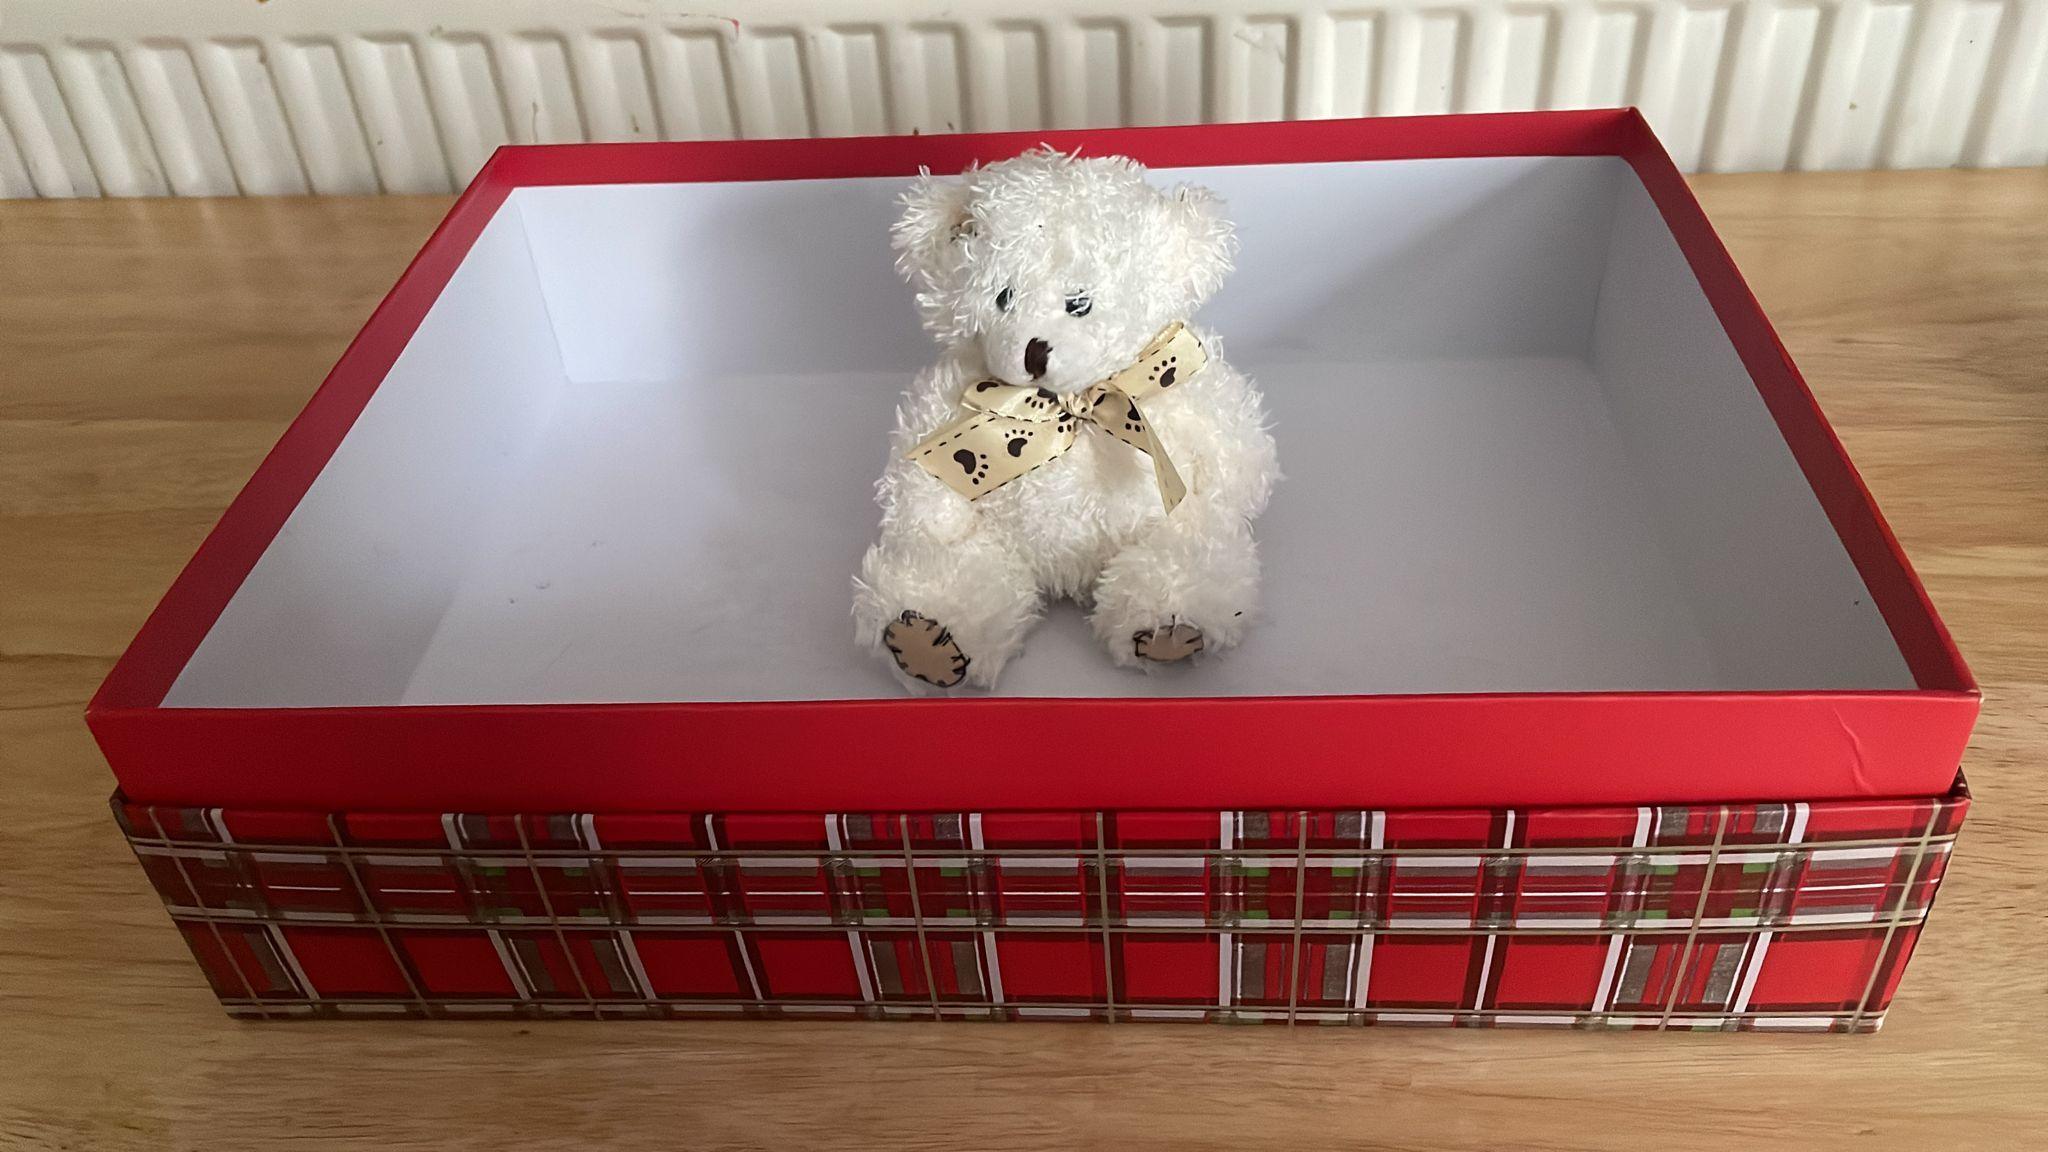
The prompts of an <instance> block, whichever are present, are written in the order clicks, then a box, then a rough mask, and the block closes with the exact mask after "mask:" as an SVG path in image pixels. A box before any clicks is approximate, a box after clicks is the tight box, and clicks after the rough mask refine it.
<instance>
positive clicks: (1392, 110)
mask: <svg viewBox="0 0 2048 1152" xmlns="http://www.w3.org/2000/svg"><path fill="white" fill-rule="evenodd" d="M1622 104H1634V105H1638V106H1640V107H1641V108H1642V109H1643V111H1644V112H1645V114H1646V115H1647V116H1648V117H1649V119H1650V122H1651V123H1652V124H1653V125H1654V126H1655V127H1656V129H1657V132H1658V134H1659V136H1660V137H1662V139H1663V140H1664V141H1665V143H1666V144H1667V145H1668V146H1669V147H1670V149H1671V151H1672V153H1673V155H1674V156H1676V157H1677V159H1678V162H1679V163H1680V164H1681V165H1683V166H1685V167H1687V168H1700V169H1706V170H1744V169H1778V168H1866V167H1897V168H1911V167H1940V166H1946V165H1953V164H1962V165H2025V164H2040V163H2043V162H2048V0H1897V2H1884V0H1813V2H1808V0H1735V2H1733V3H1708V2H1694V3H1688V2H1686V0H1612V2H1594V0H1532V2H1530V3H1518V4H1514V5H1500V4H1495V3H1488V2H1486V0H1383V2H1381V3H1377V4H1373V5H1348V4H1347V5H1331V6H1322V5H1316V4H1310V3H1305V2H1297V3H1294V4H1253V3H1251V2H1250V0H1114V2H1112V0H1044V2H1041V3H1034V4H1031V5H1026V6H1019V5H1015V4H1012V3H1009V2H1008V0H954V2H948V0H727V2H726V3H723V4H714V3H709V2H708V0H707V2H703V3H697V2H692V3H689V4H683V3H681V2H680V0H613V2H610V3H586V4H568V3H558V2H550V0H288V2H276V3H268V4H265V3H256V2H254V0H178V2H176V3H140V2H137V0H0V196H9V197H22V196H97V195H117V196H150V195H170V194H175V195H235V194H238V193H240V194H250V195H255V194H268V193H300V192H307V191H313V192H331V193H364V192H378V191H389V192H446V191H450V190H452V189H454V188H456V187H459V186H460V185H461V184H463V183H464V182H466V181H467V180H468V178H469V176H470V175H471V174H472V173H473V172H474V171H475V170H476V168H477V166H478V165H479V164H481V163H482V162H483V159H484V157H486V156H488V155H489V154H490V151H491V149H492V148H494V147H496V146H497V145H498V144H501V143H506V142H513V143H528V142H535V141H571V140H654V139H677V140H683V139H721V138H729V137H771V136H811V135H824V136H832V135H853V134H880V133H907V132H911V131H921V132H949V131H977V130H996V129H1030V128H1040V127H1057V128H1066V127H1092V126H1109V125H1116V124H1153V123H1186V122H1197V121H1206V120H1270V119H1290V118H1309V117H1326V116H1358V115H1398V114H1405V113H1428V112H1478V111H1494V110H1503V109H1525V108H1573V107H1604V106H1613V105H1622Z"/></svg>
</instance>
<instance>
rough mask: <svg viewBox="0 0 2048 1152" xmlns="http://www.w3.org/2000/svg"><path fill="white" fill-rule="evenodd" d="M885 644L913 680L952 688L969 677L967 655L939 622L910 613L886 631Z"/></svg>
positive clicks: (900, 666) (899, 618) (893, 623)
mask: <svg viewBox="0 0 2048 1152" xmlns="http://www.w3.org/2000/svg"><path fill="white" fill-rule="evenodd" d="M882 645H883V647H885V648H887V649H889V655H890V656H892V657H894V658H895V660H896V666H897V667H898V668H901V669H903V674H904V675H906V676H909V677H912V678H913V679H917V680H922V681H924V682H925V683H927V684H931V685H934V686H936V687H939V688H951V687H954V686H955V685H957V684H959V683H960V682H961V681H962V680H965V679H966V678H967V664H968V658H967V656H966V654H965V653H963V652H961V651H960V646H959V645H958V644H955V643H954V642H953V634H952V633H951V632H948V631H947V630H946V629H945V628H944V627H942V626H940V624H939V622H938V621H936V620H930V619H927V618H925V617H923V616H920V615H918V614H917V613H915V612H908V611H906V612H905V613H903V615H901V616H899V617H897V618H896V619H895V620H893V621H891V622H890V624H889V626H888V627H887V628H884V629H883V630H882Z"/></svg>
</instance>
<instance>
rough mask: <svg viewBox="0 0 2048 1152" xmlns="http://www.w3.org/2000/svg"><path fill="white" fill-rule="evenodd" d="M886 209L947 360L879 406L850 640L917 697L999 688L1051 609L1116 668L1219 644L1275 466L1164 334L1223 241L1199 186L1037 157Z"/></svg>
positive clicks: (1209, 355)
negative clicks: (878, 459) (874, 473)
mask: <svg viewBox="0 0 2048 1152" xmlns="http://www.w3.org/2000/svg"><path fill="white" fill-rule="evenodd" d="M903 199H904V205H905V210H904V213H903V218H902V220H901V221H899V222H898V223H897V225H896V227H895V230H894V240H895V246H896V249H897V253H898V256H897V267H898V269H899V270H900V271H901V272H902V273H903V274H904V275H905V276H906V277H907V278H909V279H910V280H911V281H912V282H913V283H914V284H915V285H916V287H917V289H918V292H917V305H918V308H919V310H920V312H921V313H922V315H923V320H924V326H925V328H926V329H928V330H929V331H930V332H931V333H932V335H933V336H934V337H936V338H937V340H938V342H939V345H940V347H941V349H942V354H941V356H940V358H939V361H938V363H936V364H934V365H933V366H932V367H930V368H928V369H926V370H925V371H924V372H922V373H920V374H919V375H918V377H917V379H916V380H915V381H914V382H913V383H912V384H911V386H910V388H909V390H908V391H907V392H906V393H905V394H904V399H903V404H902V406H901V407H900V408H898V409H897V413H896V435H895V451H896V457H895V459H894V460H893V461H892V462H891V463H890V465H889V467H888V469H887V470H886V471H885V472H884V473H883V474H882V478H881V480H880V481H879V482H878V483H877V485H876V500H877V502H878V503H880V504H881V506H882V527H881V538H880V540H879V541H878V542H877V543H876V544H875V545H874V546H873V547H872V548H870V549H869V550H868V553H867V556H866V557H865V559H863V561H862V562H861V571H860V576H859V577H858V578H857V579H856V580H855V581H854V585H855V595H854V620H855V623H856V631H857V640H858V642H860V643H861V644H864V645H869V646H872V647H873V648H874V649H875V650H876V651H877V652H878V653H880V654H881V655H882V656H883V657H884V658H885V659H887V660H888V661H889V662H890V664H891V666H892V667H894V668H896V669H897V670H898V672H899V674H900V677H901V678H902V679H903V682H904V683H905V684H906V685H907V686H909V687H912V688H913V689H915V690H924V689H922V688H920V687H919V686H920V685H933V686H937V687H940V688H950V687H954V686H956V685H960V684H962V683H966V684H970V685H975V686H978V687H983V688H987V687H993V686H994V684H995V682H996V677H997V676H998V674H1000V673H1001V671H1002V669H1003V665H1004V664H1005V663H1007V662H1008V661H1009V659H1010V658H1011V657H1012V656H1014V655H1016V653H1017V652H1018V650H1019V649H1020V648H1021V647H1022V646H1023V643H1024V636H1025V633H1026V632H1028V631H1029V630H1030V628H1031V626H1032V625H1033V624H1034V623H1035V622H1036V621H1037V619H1038V616H1039V614H1040V611H1041V610H1042V608H1043V605H1044V603H1045V601H1046V599H1047V598H1049V597H1062V596H1064V597H1070V598H1072V599H1074V600H1075V601H1077V602H1079V603H1081V604H1082V605H1083V606H1084V607H1088V608H1089V609H1090V616H1089V620H1090V622H1091V623H1092V625H1093V627H1094V632H1095V635H1096V637H1097V638H1098V639H1099V640H1100V641H1101V643H1102V644H1103V645H1104V647H1106V648H1107V649H1108V651H1109V655H1110V658H1111V659H1112V660H1113V661H1115V662H1116V663H1118V664H1122V665H1144V664H1146V663H1171V662H1175V661H1181V660H1185V659H1187V658H1189V657H1192V656H1194V655H1195V654H1196V653H1200V652H1217V651H1220V650H1222V649H1225V648H1229V647H1231V646H1232V645H1234V644H1236V643H1237V642H1238V641H1239V640H1240V639H1241V638H1242V637H1243V635H1244V632H1245V629H1246V627H1247V625H1248V624H1249V623H1250V621H1251V619H1252V618H1253V614H1254V610H1255V608H1256V603H1257V597H1258V582H1259V556H1258V550H1257V548H1256V546H1255V545H1254V543H1253V540H1252V531H1251V521H1252V518H1253V517H1255V516H1257V515H1258V514H1259V512H1260V511H1261V510H1263V509H1264V508H1265V505H1266V498H1267V495H1268V494H1269V493H1270V492H1271V490H1272V487H1273V482H1274V481H1275V480H1277V479H1278V478H1279V468H1278V466H1277V463H1276V460H1275V455H1274V448H1273V439H1272V437H1271V436H1270V435H1268V433H1267V431H1266V427H1265V423H1266V421H1265V414H1264V412H1263V411H1262V400H1261V397H1260V395H1259V392H1258V390H1257V389H1256V388H1254V387H1253V386H1252V384H1251V382H1250V381H1248V380H1247V379H1245V378H1244V377H1243V376H1242V375H1240V374H1239V373H1237V372H1236V371H1234V370H1233V369H1232V368H1231V367H1230V366H1229V365H1227V364H1225V363H1223V361H1222V359H1221V357H1220V356H1218V355H1217V353H1216V346H1215V343H1214V341H1213V339H1211V340H1209V341H1208V347H1207V349H1206V350H1205V349H1204V348H1203V347H1202V341H1201V340H1200V339H1199V338H1198V337H1197V336H1196V334H1195V333H1194V332H1193V330H1191V329H1190V330H1183V326H1182V324H1181V322H1182V321H1184V320H1185V319H1186V318H1187V317H1188V316H1189V315H1190V314H1191V313H1192V312H1193V311H1194V310H1195V308H1196V307H1197V306H1199V305H1200V304H1201V303H1202V302H1203V301H1205V300H1207V299H1208V298H1209V296H1210V295H1211V294H1212V293H1214V292H1215V291H1216V289H1217V287H1218V286H1219V285H1220V284H1221V283H1222V281H1223V277H1224V276H1225V275H1226V274H1227V273H1228V272H1229V271H1230V263H1231V257H1232V255H1233V253H1234V252H1235V249H1236V239H1235V237H1234V235H1233V233H1232V229H1231V226H1230V223H1229V221H1227V220H1225V219H1224V218H1223V216H1222V214H1221V212H1220V206H1219V204H1218V202H1217V200H1216V198H1215V196H1214V195H1213V194H1212V193H1210V192H1208V191H1207V190H1206V189H1201V188H1194V187H1189V186H1186V185H1183V186H1180V187H1177V188H1175V189H1174V190H1173V191H1172V192H1171V193H1162V192H1160V191H1158V190H1157V189H1154V188H1153V187H1152V186H1151V185H1149V184H1147V183H1146V182H1145V173H1144V169H1143V168H1142V167H1140V166H1139V165H1138V164H1137V163H1136V162H1135V161H1132V160H1129V159H1126V158H1123V157H1119V156H1104V157H1088V158H1085V159H1084V158H1079V157H1075V156H1067V155H1062V154H1060V153H1058V152H1054V151H1052V150H1051V149H1049V148H1040V149H1036V150H1033V151H1030V152H1026V153H1024V154H1023V155H1021V156H1017V157H1015V158H1013V159H1010V160H1005V161H1002V162H1000V163H997V164H992V165H990V166H988V167H986V168H981V169H977V170H972V171H969V172H968V173H967V174H966V175H965V176H963V177H961V178H960V179H959V180H957V181H954V180H941V179H937V178H934V177H932V176H931V175H930V174H928V173H927V174H925V175H924V176H922V177H920V178H919V180H918V181H917V183H916V185H915V186H914V187H913V188H912V189H911V190H910V191H909V192H908V193H907V194H905V196H904V198H903ZM1205 360H1206V363H1204V361H1205ZM1183 492H1184V495H1183V494H1182V493H1183Z"/></svg>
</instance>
